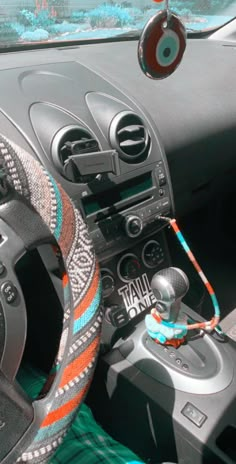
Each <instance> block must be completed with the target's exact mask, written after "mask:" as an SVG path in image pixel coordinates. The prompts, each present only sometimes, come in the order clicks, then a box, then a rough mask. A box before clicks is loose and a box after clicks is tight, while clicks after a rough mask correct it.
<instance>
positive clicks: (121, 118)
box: [110, 111, 150, 163]
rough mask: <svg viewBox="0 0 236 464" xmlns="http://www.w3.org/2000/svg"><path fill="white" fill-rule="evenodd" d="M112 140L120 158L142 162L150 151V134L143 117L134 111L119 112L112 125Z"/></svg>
mask: <svg viewBox="0 0 236 464" xmlns="http://www.w3.org/2000/svg"><path fill="white" fill-rule="evenodd" d="M110 142H111V145H112V147H113V148H115V149H116V150H117V151H118V152H119V154H120V158H122V159H123V160H124V161H126V162H128V163H140V162H141V161H143V160H144V159H145V158H146V157H147V155H148V152H149V148H150V136H149V133H148V130H147V128H146V126H145V124H144V122H143V121H142V119H141V118H140V117H139V116H138V115H137V114H135V113H133V112H132V111H122V112H121V113H118V114H117V115H116V116H115V117H114V119H113V120H112V122H111V125H110Z"/></svg>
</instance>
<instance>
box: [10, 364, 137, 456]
mask: <svg viewBox="0 0 236 464" xmlns="http://www.w3.org/2000/svg"><path fill="white" fill-rule="evenodd" d="M17 380H18V382H19V383H20V385H21V386H22V388H23V389H24V390H25V391H26V392H27V394H28V395H29V397H30V398H32V399H36V398H37V396H38V394H39V392H40V390H41V388H42V385H43V384H44V382H45V377H44V375H43V374H42V373H39V372H38V371H37V372H36V371H34V370H33V369H32V368H31V367H29V366H24V368H23V369H21V371H20V373H19V375H18V377H17ZM99 463H102V464H103V463H104V464H105V463H106V464H142V463H143V461H141V460H140V459H139V458H138V457H137V456H136V455H135V454H134V453H132V452H131V451H130V450H129V449H128V448H126V447H125V446H123V445H121V444H120V443H118V442H117V441H115V440H113V438H111V437H110V436H109V435H108V434H107V433H106V432H105V431H104V430H103V429H102V427H100V425H99V424H97V422H96V421H95V419H94V417H93V415H92V412H91V410H90V409H89V407H88V406H87V405H86V404H82V406H81V408H80V410H79V413H78V414H77V416H76V418H75V420H74V422H73V424H72V427H71V429H70V431H69V432H68V434H67V435H66V437H65V439H64V441H63V444H62V445H61V446H60V447H59V449H58V450H57V451H56V453H55V455H54V456H53V457H52V458H51V461H50V464H99Z"/></svg>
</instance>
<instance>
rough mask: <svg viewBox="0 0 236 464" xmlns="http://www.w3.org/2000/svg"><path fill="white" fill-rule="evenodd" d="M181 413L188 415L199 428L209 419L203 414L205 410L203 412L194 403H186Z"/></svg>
mask: <svg viewBox="0 0 236 464" xmlns="http://www.w3.org/2000/svg"><path fill="white" fill-rule="evenodd" d="M181 414H183V416H185V417H187V419H189V420H190V421H191V422H193V424H195V425H196V426H197V427H199V428H200V427H201V426H202V425H203V424H204V422H205V421H206V420H207V416H206V415H205V414H203V412H201V411H200V410H199V409H198V408H196V406H194V405H193V404H192V403H186V405H185V406H184V408H183V409H182V411H181Z"/></svg>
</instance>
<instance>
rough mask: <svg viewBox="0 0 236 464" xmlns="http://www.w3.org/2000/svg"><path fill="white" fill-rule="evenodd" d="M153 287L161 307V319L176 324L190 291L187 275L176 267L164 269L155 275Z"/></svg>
mask: <svg viewBox="0 0 236 464" xmlns="http://www.w3.org/2000/svg"><path fill="white" fill-rule="evenodd" d="M151 287H152V291H153V294H154V296H155V298H156V300H157V303H158V305H159V306H160V308H159V309H160V312H161V313H162V314H161V317H162V318H163V319H165V320H168V321H170V322H175V321H176V320H177V319H178V315H179V310H180V305H181V300H182V298H183V297H184V295H186V293H187V291H188V289H189V280H188V277H187V276H186V274H185V273H184V272H183V271H182V270H181V269H178V268H176V267H169V268H167V269H162V270H161V271H159V272H157V273H156V274H154V276H153V278H152V282H151Z"/></svg>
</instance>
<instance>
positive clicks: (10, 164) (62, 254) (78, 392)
mask: <svg viewBox="0 0 236 464" xmlns="http://www.w3.org/2000/svg"><path fill="white" fill-rule="evenodd" d="M0 168H2V169H0V194H1V195H0V196H1V200H0V234H1V236H0V259H1V262H0V302H1V306H0V442H1V446H0V463H1V464H3V463H4V464H12V463H15V462H32V463H34V464H37V463H46V462H48V460H49V458H50V456H51V455H52V454H53V453H54V452H55V449H56V448H57V447H58V446H59V445H60V443H61V442H62V440H63V437H64V435H65V434H66V431H67V429H68V428H69V426H70V424H71V422H72V421H73V419H74V416H75V413H76V411H77V408H78V406H79V404H80V403H81V402H82V400H83V399H84V396H85V395H86V392H87V390H88V388H89V385H90V382H91V378H92V374H93V370H94V367H95V363H96V357H97V352H98V348H99V341H100V328H101V322H102V310H101V307H100V298H101V283H100V275H99V269H98V264H97V261H96V258H95V254H94V250H93V247H92V243H91V240H90V238H89V234H88V230H87V227H86V224H85V223H84V221H83V219H82V216H81V214H80V212H79V211H78V210H77V209H75V208H74V206H73V203H72V202H71V200H70V198H69V197H68V195H67V194H66V193H65V191H64V190H63V189H62V187H61V186H60V185H59V184H58V183H57V182H56V181H55V179H54V178H53V177H52V176H51V175H50V174H49V173H48V172H46V170H45V169H44V168H43V166H42V165H41V164H40V163H39V162H38V161H36V160H35V159H34V158H33V157H32V156H31V155H29V154H28V153H26V152H25V151H23V150H22V149H20V148H19V147H17V146H16V145H15V144H13V143H12V142H10V141H9V140H7V139H6V138H5V137H3V136H0ZM45 243H49V244H52V246H53V248H54V250H55V252H56V253H57V256H58V260H59V263H60V268H61V269H62V274H63V277H62V280H63V293H64V308H63V309H64V321H63V330H62V333H61V339H60V343H59V350H58V354H57V357H56V359H55V363H54V366H53V369H52V371H51V373H50V375H49V377H48V380H47V382H46V384H45V385H44V389H43V391H42V392H41V394H40V396H39V398H38V399H37V400H35V401H33V400H30V399H29V397H28V396H26V394H25V393H24V392H23V390H22V389H21V388H20V386H19V385H18V384H17V382H16V375H17V372H18V370H19V366H20V364H21V361H22V356H23V352H24V346H25V341H26V330H27V313H26V306H25V302H24V296H23V292H22V289H21V286H20V283H19V280H18V279H17V276H16V273H15V264H16V262H17V260H18V259H19V257H20V256H22V255H23V254H24V253H25V252H26V251H27V250H32V249H35V248H36V247H38V246H39V245H40V244H45ZM39 278H40V276H39ZM42 343H43V334H42Z"/></svg>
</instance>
